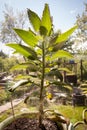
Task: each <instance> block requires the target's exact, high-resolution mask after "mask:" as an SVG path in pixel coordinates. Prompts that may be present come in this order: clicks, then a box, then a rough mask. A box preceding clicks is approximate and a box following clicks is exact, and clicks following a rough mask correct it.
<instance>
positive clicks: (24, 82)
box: [9, 79, 29, 92]
mask: <svg viewBox="0 0 87 130" xmlns="http://www.w3.org/2000/svg"><path fill="white" fill-rule="evenodd" d="M28 82H29V81H28V80H25V79H23V80H20V81H18V82H16V83H15V84H14V85H13V86H11V87H9V91H10V92H13V91H14V90H15V89H17V88H18V87H19V86H22V85H25V84H27V83H28Z"/></svg>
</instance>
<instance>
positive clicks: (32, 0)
mask: <svg viewBox="0 0 87 130" xmlns="http://www.w3.org/2000/svg"><path fill="white" fill-rule="evenodd" d="M45 3H48V4H49V8H50V13H51V16H53V24H54V28H55V30H58V29H60V30H62V32H65V31H67V30H68V29H69V28H71V27H72V26H73V25H74V24H75V22H76V16H77V15H78V14H80V15H81V14H82V12H83V11H84V9H85V6H84V3H87V0H0V21H2V20H3V19H4V14H3V11H4V9H5V7H4V5H5V4H8V5H9V6H10V7H13V9H14V12H16V11H17V10H18V11H23V10H24V11H26V10H27V8H29V9H31V10H33V11H35V12H36V13H37V14H38V15H39V16H42V11H43V9H44V4H45ZM28 27H29V26H28Z"/></svg>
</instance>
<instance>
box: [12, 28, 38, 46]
mask: <svg viewBox="0 0 87 130" xmlns="http://www.w3.org/2000/svg"><path fill="white" fill-rule="evenodd" d="M14 30H15V32H16V33H17V35H18V36H19V37H20V38H21V39H22V40H23V41H24V42H25V43H26V44H28V45H30V46H32V47H33V46H35V45H36V44H37V43H38V40H39V39H38V38H37V37H36V35H35V34H34V33H33V32H32V31H31V30H29V31H26V30H22V29H16V28H15V29H14Z"/></svg>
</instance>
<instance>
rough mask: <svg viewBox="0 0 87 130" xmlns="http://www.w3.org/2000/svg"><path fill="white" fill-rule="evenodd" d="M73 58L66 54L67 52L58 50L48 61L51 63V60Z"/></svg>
mask: <svg viewBox="0 0 87 130" xmlns="http://www.w3.org/2000/svg"><path fill="white" fill-rule="evenodd" d="M65 57H67V58H73V56H72V55H71V54H70V53H69V52H67V51H64V50H59V51H57V52H56V53H54V54H53V55H52V56H51V57H50V61H53V60H56V59H58V58H65Z"/></svg>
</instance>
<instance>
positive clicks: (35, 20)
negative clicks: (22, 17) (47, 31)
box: [27, 9, 41, 32]
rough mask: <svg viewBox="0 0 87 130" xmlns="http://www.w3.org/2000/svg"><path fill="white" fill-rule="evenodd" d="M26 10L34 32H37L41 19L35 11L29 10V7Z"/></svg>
mask: <svg viewBox="0 0 87 130" xmlns="http://www.w3.org/2000/svg"><path fill="white" fill-rule="evenodd" d="M27 12H28V17H29V21H30V23H31V25H32V26H33V28H34V30H35V31H36V32H39V28H40V25H41V20H40V18H39V16H38V15H37V14H36V13H35V12H33V11H31V10H30V9H28V10H27Z"/></svg>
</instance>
